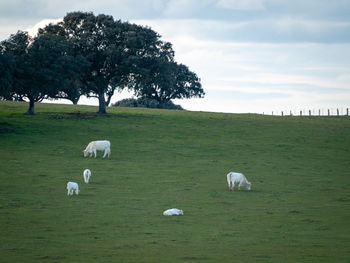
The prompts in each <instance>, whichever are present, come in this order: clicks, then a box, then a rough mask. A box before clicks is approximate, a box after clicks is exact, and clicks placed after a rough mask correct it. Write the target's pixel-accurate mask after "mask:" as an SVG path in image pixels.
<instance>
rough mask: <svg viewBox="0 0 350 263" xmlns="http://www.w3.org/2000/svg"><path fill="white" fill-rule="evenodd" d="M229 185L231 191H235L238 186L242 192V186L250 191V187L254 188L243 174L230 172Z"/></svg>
mask: <svg viewBox="0 0 350 263" xmlns="http://www.w3.org/2000/svg"><path fill="white" fill-rule="evenodd" d="M227 184H228V189H229V190H230V191H234V188H235V185H236V184H238V190H240V188H241V186H245V187H246V188H247V189H248V190H250V187H251V186H252V184H251V183H250V182H249V181H248V180H247V178H245V176H244V175H243V174H241V173H235V172H230V173H228V174H227Z"/></svg>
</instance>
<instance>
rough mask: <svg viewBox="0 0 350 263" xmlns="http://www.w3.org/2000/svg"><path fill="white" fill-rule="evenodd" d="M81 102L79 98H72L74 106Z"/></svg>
mask: <svg viewBox="0 0 350 263" xmlns="http://www.w3.org/2000/svg"><path fill="white" fill-rule="evenodd" d="M78 101H79V97H78V98H72V99H71V102H73V104H74V105H77V104H78Z"/></svg>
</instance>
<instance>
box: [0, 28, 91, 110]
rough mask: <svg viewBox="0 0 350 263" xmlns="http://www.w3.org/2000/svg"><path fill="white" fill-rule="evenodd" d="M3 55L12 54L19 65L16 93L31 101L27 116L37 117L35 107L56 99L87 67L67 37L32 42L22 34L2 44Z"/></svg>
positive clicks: (57, 36)
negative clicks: (46, 100)
mask: <svg viewBox="0 0 350 263" xmlns="http://www.w3.org/2000/svg"><path fill="white" fill-rule="evenodd" d="M0 46H1V50H2V54H10V55H12V57H13V58H14V60H15V62H16V68H15V71H14V82H13V92H14V93H15V94H18V95H20V96H23V97H25V98H27V99H28V100H29V107H28V111H27V114H30V115H32V114H34V103H35V102H40V101H42V100H43V99H47V98H55V97H56V96H57V95H58V94H59V92H60V91H62V90H65V88H67V87H68V86H69V81H67V80H69V79H76V78H78V75H79V73H80V71H81V70H82V69H83V68H84V66H85V65H86V62H85V60H84V58H82V57H79V58H76V57H74V56H73V54H72V47H71V46H70V44H69V42H67V41H66V40H65V38H64V37H62V36H59V35H52V34H42V35H39V36H38V37H36V38H34V39H32V38H30V36H29V35H28V33H27V32H22V31H19V32H17V34H16V35H12V36H11V37H10V38H9V39H8V40H5V41H3V42H1V45H0Z"/></svg>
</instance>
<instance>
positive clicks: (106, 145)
mask: <svg viewBox="0 0 350 263" xmlns="http://www.w3.org/2000/svg"><path fill="white" fill-rule="evenodd" d="M96 151H104V155H103V158H105V157H106V155H107V154H108V158H109V156H110V155H111V143H110V141H106V140H105V141H92V142H90V143H89V144H88V146H86V149H85V150H84V151H83V153H84V157H87V156H88V155H89V154H90V157H91V156H92V154H94V155H95V158H96V156H97V154H96Z"/></svg>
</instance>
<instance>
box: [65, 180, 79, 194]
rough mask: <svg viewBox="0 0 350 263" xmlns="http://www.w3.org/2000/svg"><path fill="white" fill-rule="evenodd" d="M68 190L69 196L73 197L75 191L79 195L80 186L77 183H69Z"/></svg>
mask: <svg viewBox="0 0 350 263" xmlns="http://www.w3.org/2000/svg"><path fill="white" fill-rule="evenodd" d="M67 190H68V192H67V195H73V193H74V191H75V194H76V195H78V194H79V186H78V184H77V183H75V182H68V183H67Z"/></svg>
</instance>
